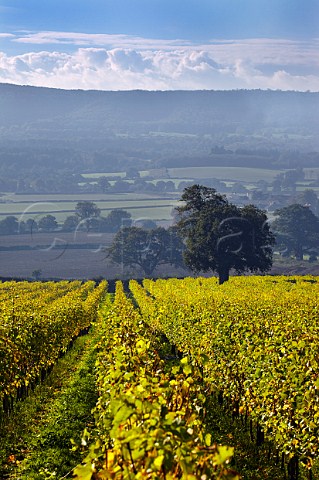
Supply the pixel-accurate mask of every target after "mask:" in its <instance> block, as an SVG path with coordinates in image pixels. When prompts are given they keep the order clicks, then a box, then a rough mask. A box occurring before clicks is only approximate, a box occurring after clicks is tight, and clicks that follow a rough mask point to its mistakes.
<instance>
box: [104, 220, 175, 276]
mask: <svg viewBox="0 0 319 480" xmlns="http://www.w3.org/2000/svg"><path fill="white" fill-rule="evenodd" d="M183 248H184V246H183V242H182V241H181V239H180V238H179V236H178V233H177V230H176V229H175V228H173V227H171V228H169V229H165V228H162V227H158V228H154V229H153V230H146V229H144V228H138V227H125V228H123V229H121V230H120V231H119V232H118V233H117V234H116V236H115V238H114V241H113V243H112V245H111V247H110V248H108V249H107V257H108V258H110V259H111V260H112V261H113V262H114V263H117V264H119V265H122V266H123V267H128V266H129V267H133V268H136V267H139V268H140V269H141V270H142V271H143V272H144V274H145V275H146V276H148V277H149V276H151V275H152V274H153V272H154V270H155V268H156V267H158V266H159V265H163V264H171V265H174V266H184V264H183V255H182V252H183Z"/></svg>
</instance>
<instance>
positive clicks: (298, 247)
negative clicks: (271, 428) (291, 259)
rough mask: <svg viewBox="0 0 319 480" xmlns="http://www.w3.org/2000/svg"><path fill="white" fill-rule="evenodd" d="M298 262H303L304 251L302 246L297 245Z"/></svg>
mask: <svg viewBox="0 0 319 480" xmlns="http://www.w3.org/2000/svg"><path fill="white" fill-rule="evenodd" d="M295 253H296V260H299V261H300V260H303V251H302V245H297V247H296V252H295Z"/></svg>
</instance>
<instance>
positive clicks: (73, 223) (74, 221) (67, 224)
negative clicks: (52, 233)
mask: <svg viewBox="0 0 319 480" xmlns="http://www.w3.org/2000/svg"><path fill="white" fill-rule="evenodd" d="M80 221H81V220H80V219H79V217H78V216H77V215H69V216H68V217H66V219H65V220H64V222H63V226H62V229H63V230H64V231H65V232H75V230H76V229H77V227H78V225H79V222H80Z"/></svg>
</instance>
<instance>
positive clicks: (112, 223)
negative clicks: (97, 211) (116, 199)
mask: <svg viewBox="0 0 319 480" xmlns="http://www.w3.org/2000/svg"><path fill="white" fill-rule="evenodd" d="M131 224H132V215H131V214H130V213H129V212H127V211H126V210H122V209H120V208H118V209H116V210H111V211H110V213H109V214H108V216H107V217H106V218H103V219H102V220H101V225H100V229H101V231H103V232H108V233H116V232H118V231H119V230H120V229H121V228H123V227H130V226H131Z"/></svg>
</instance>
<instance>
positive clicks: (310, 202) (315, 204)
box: [296, 188, 319, 216]
mask: <svg viewBox="0 0 319 480" xmlns="http://www.w3.org/2000/svg"><path fill="white" fill-rule="evenodd" d="M296 203H300V205H303V206H304V207H309V208H310V210H311V211H312V212H313V213H314V214H315V215H317V216H318V215H319V199H318V197H317V194H316V192H315V191H314V190H312V189H311V188H308V189H306V190H304V191H303V192H300V193H299V194H298V196H297V198H296Z"/></svg>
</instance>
